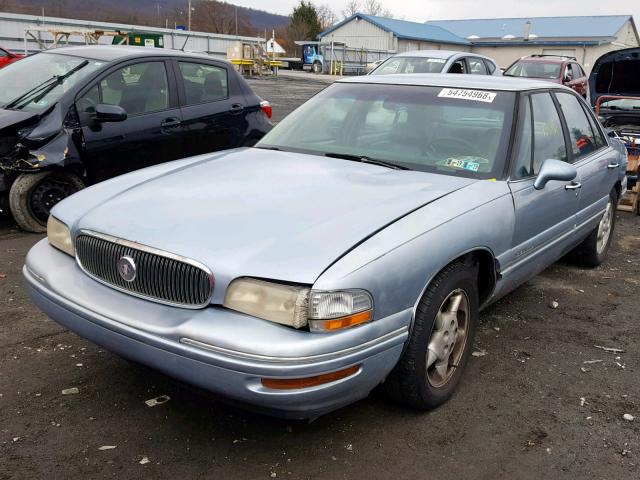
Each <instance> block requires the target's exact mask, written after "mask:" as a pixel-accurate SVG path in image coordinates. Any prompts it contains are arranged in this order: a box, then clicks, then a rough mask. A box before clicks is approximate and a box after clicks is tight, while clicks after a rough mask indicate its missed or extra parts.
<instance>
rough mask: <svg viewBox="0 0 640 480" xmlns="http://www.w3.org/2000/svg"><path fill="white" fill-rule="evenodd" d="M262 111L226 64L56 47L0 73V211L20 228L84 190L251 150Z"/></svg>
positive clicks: (176, 54)
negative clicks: (195, 159)
mask: <svg viewBox="0 0 640 480" xmlns="http://www.w3.org/2000/svg"><path fill="white" fill-rule="evenodd" d="M271 113H272V110H271V105H270V104H269V103H268V102H266V101H264V100H262V99H261V98H260V97H258V96H256V95H255V94H254V93H253V92H252V90H251V88H250V87H249V86H248V84H247V83H246V82H245V81H244V79H243V78H242V77H241V76H240V75H239V74H238V73H237V72H236V71H235V70H234V69H233V67H232V66H231V65H230V64H229V63H228V62H225V61H220V60H215V59H212V58H211V57H209V56H207V55H200V54H193V53H184V52H181V51H174V50H165V49H149V48H142V47H127V46H81V47H65V48H58V49H54V50H48V51H45V52H41V53H38V54H36V55H32V56H30V57H27V58H24V59H23V60H21V61H20V62H16V63H13V64H11V65H9V66H7V67H6V68H3V69H2V70H0V210H7V209H10V211H11V213H12V215H13V217H14V219H15V220H16V222H17V224H18V225H19V226H20V227H21V228H23V229H24V230H27V231H31V232H42V231H45V229H46V223H47V218H48V217H49V212H50V210H51V208H52V207H53V206H54V205H55V204H56V203H58V202H59V201H60V200H62V199H63V198H65V197H68V196H69V195H71V194H73V193H75V192H77V191H78V190H80V189H82V188H84V187H85V186H87V185H92V184H95V183H97V182H100V181H102V180H105V179H108V178H111V177H114V176H117V175H120V174H123V173H127V172H130V171H132V170H137V169H140V168H143V167H148V166H151V165H155V164H158V163H162V162H167V161H170V160H176V159H178V158H183V157H187V156H192V155H198V154H202V153H208V152H213V151H216V150H222V149H226V148H233V147H239V146H243V145H253V144H255V143H256V142H257V141H258V140H259V139H260V138H262V136H263V135H264V134H265V133H267V132H268V131H269V130H270V129H271V126H272V125H271V122H270V120H269V119H270V117H271Z"/></svg>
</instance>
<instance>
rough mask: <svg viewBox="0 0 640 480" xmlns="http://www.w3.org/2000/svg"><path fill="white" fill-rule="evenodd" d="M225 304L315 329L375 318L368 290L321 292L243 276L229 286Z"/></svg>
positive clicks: (232, 307) (317, 330) (346, 324)
mask: <svg viewBox="0 0 640 480" xmlns="http://www.w3.org/2000/svg"><path fill="white" fill-rule="evenodd" d="M224 306H225V307H227V308H229V309H231V310H235V311H237V312H241V313H246V314H248V315H252V316H254V317H258V318H262V319H264V320H269V321H271V322H275V323H280V324H282V325H289V326H291V327H294V328H301V327H304V326H306V325H309V329H310V330H311V331H312V332H327V331H334V330H340V329H343V328H348V327H352V326H355V325H360V324H362V323H366V322H368V321H370V320H372V319H373V300H372V299H371V295H369V293H368V292H365V291H364V290H344V291H336V292H319V291H313V290H309V289H308V288H305V287H296V286H290V285H281V284H278V283H273V282H265V281H264V280H256V279H252V278H241V279H238V280H234V281H233V282H231V284H230V285H229V288H227V293H226V295H225V299H224Z"/></svg>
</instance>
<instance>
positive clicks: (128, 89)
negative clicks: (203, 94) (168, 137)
mask: <svg viewBox="0 0 640 480" xmlns="http://www.w3.org/2000/svg"><path fill="white" fill-rule="evenodd" d="M100 93H101V96H102V103H106V104H108V105H118V106H120V107H122V108H124V109H125V110H126V111H127V114H129V115H136V114H143V113H152V112H158V111H161V110H166V109H167V108H168V107H169V85H168V82H167V70H166V68H165V66H164V62H145V63H136V64H133V65H127V66H126V67H123V68H121V69H118V70H116V71H115V72H113V73H112V74H110V75H109V76H107V77H106V78H104V79H103V80H102V81H101V82H100Z"/></svg>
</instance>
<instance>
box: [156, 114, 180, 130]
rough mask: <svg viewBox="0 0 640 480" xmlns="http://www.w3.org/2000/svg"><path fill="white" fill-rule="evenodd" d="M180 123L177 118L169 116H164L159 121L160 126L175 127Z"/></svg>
mask: <svg viewBox="0 0 640 480" xmlns="http://www.w3.org/2000/svg"><path fill="white" fill-rule="evenodd" d="M181 123H182V122H181V121H180V119H179V118H176V117H170V118H165V119H164V120H163V121H162V122H160V126H161V127H162V128H175V127H179V126H180V124H181Z"/></svg>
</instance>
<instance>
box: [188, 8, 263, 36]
mask: <svg viewBox="0 0 640 480" xmlns="http://www.w3.org/2000/svg"><path fill="white" fill-rule="evenodd" d="M191 17H192V24H193V26H192V29H193V30H199V31H204V32H213V33H224V34H227V35H234V34H236V19H237V27H238V30H237V33H238V34H240V35H243V34H247V33H249V32H250V31H251V25H250V23H249V19H248V16H247V14H246V13H245V11H244V10H240V9H237V7H236V6H235V5H231V4H229V3H226V2H217V1H215V0H203V1H200V2H198V3H196V4H194V7H193V13H192V16H191Z"/></svg>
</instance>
